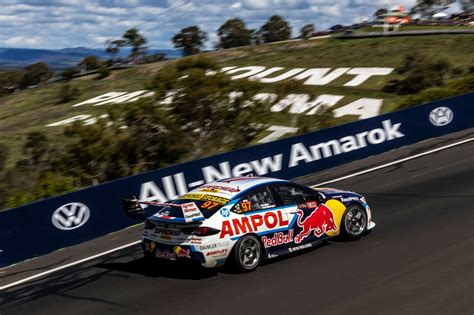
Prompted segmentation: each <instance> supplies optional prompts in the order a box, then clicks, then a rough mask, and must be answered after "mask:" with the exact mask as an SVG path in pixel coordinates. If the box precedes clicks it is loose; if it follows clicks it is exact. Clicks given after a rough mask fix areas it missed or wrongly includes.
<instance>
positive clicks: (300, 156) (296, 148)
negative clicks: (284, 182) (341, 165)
mask: <svg viewBox="0 0 474 315" xmlns="http://www.w3.org/2000/svg"><path fill="white" fill-rule="evenodd" d="M401 125H402V124H401V123H397V124H392V121H391V120H390V119H389V120H384V121H382V127H383V128H375V129H372V130H369V131H364V132H360V133H358V134H355V135H350V136H346V137H342V138H340V139H333V140H329V141H327V142H321V143H318V144H315V145H312V146H310V147H309V148H307V147H306V146H305V145H304V144H303V143H301V142H298V143H295V144H293V145H292V146H291V153H290V162H289V165H288V167H294V166H297V165H298V164H299V163H300V162H301V161H304V162H305V163H309V162H313V161H317V160H320V159H324V158H328V157H331V156H333V155H338V154H342V153H346V152H350V151H354V150H359V149H362V148H365V147H367V145H368V144H374V145H375V144H380V143H383V142H385V141H390V140H394V139H397V138H402V137H404V136H405V135H404V134H403V133H402V132H400V130H399V129H400V126H401Z"/></svg>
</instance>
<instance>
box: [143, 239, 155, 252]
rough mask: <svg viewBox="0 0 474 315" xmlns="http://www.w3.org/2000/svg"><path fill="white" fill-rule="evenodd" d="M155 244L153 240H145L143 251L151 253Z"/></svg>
mask: <svg viewBox="0 0 474 315" xmlns="http://www.w3.org/2000/svg"><path fill="white" fill-rule="evenodd" d="M155 247H156V244H155V243H154V242H145V251H147V252H150V253H152V252H153V250H154V249H155Z"/></svg>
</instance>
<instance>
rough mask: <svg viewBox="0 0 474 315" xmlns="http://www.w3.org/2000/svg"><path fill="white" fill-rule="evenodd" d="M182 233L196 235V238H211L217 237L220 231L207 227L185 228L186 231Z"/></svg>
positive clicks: (183, 230)
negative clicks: (212, 236)
mask: <svg viewBox="0 0 474 315" xmlns="http://www.w3.org/2000/svg"><path fill="white" fill-rule="evenodd" d="M181 231H182V232H183V233H184V234H187V235H196V236H209V235H215V234H217V233H219V232H220V230H217V229H214V228H211V227H205V226H199V227H192V228H184V229H181Z"/></svg>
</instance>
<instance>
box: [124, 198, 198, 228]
mask: <svg viewBox="0 0 474 315" xmlns="http://www.w3.org/2000/svg"><path fill="white" fill-rule="evenodd" d="M142 204H143V205H148V206H158V207H165V206H170V207H179V208H180V209H181V211H182V213H183V217H182V218H180V217H172V216H168V215H163V214H155V216H156V219H158V220H160V221H177V222H181V221H182V222H183V223H184V222H185V223H191V222H198V221H202V220H203V219H204V215H203V214H202V212H201V210H200V209H199V208H198V207H197V205H196V204H195V203H194V202H189V203H183V204H175V203H166V202H158V201H141V200H138V199H137V197H135V196H131V197H126V198H124V199H122V206H123V209H124V211H125V215H126V216H128V217H130V218H133V219H140V220H146V219H147V214H146V212H145V211H144V210H143V207H142V206H141V205H142Z"/></svg>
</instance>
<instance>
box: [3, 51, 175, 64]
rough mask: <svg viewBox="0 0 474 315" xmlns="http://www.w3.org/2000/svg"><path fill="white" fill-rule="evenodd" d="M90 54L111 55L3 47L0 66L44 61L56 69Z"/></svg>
mask: <svg viewBox="0 0 474 315" xmlns="http://www.w3.org/2000/svg"><path fill="white" fill-rule="evenodd" d="M147 52H148V54H154V53H161V54H165V56H166V57H167V58H170V59H173V58H178V57H181V52H180V51H178V50H173V49H148V50H147ZM88 55H96V56H98V57H99V58H101V59H108V58H110V55H109V54H107V53H106V52H105V51H104V50H103V49H90V48H86V47H74V48H63V49H28V48H1V47H0V68H22V67H25V66H27V65H29V64H32V63H35V62H38V61H43V62H46V63H47V64H48V65H49V66H50V67H52V68H54V69H64V68H67V67H70V66H73V65H75V64H77V63H78V62H80V61H81V59H82V58H84V57H85V56H88ZM127 55H128V49H123V50H122V51H121V52H120V53H119V54H118V55H117V57H125V56H127Z"/></svg>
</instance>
